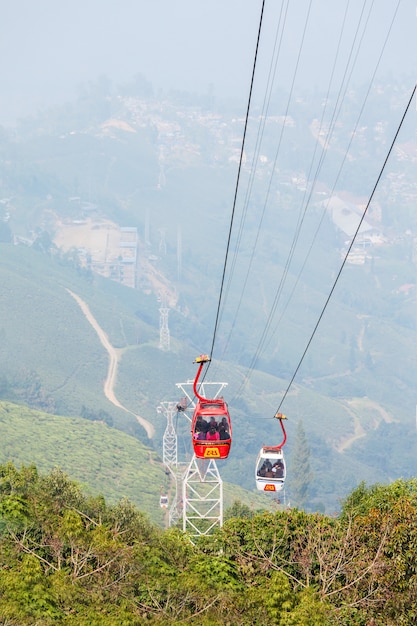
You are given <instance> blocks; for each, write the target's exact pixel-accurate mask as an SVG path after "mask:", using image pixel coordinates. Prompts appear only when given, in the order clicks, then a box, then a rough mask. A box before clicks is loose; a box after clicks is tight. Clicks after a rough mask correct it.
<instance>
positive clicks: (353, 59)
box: [236, 0, 400, 397]
mask: <svg viewBox="0 0 417 626" xmlns="http://www.w3.org/2000/svg"><path fill="white" fill-rule="evenodd" d="M399 4H400V0H398V3H397V6H396V9H395V11H394V14H393V17H392V20H391V23H390V26H389V29H388V31H387V34H386V37H385V40H384V44H383V46H382V49H381V51H380V54H379V57H378V60H377V63H376V66H375V69H374V71H373V74H372V78H371V80H370V83H369V86H368V90H367V92H366V95H365V98H364V101H363V103H362V106H361V108H360V111H359V115H358V117H357V120H356V123H355V125H354V127H353V131H352V133H351V136H350V140H349V142H348V145H347V147H346V150H345V154H344V157H343V159H342V162H341V164H340V167H339V170H338V173H337V176H336V179H335V181H334V183H333V187H332V191H331V193H330V197H332V195H333V192H334V190H335V187H336V184H337V181H338V180H339V178H340V175H341V173H342V170H343V166H344V163H345V161H346V159H347V156H348V153H349V150H350V148H351V145H352V142H353V139H354V136H355V133H356V130H357V128H358V126H359V123H360V120H361V118H362V115H363V111H364V109H365V104H366V102H367V100H368V97H369V94H370V90H371V87H372V84H373V81H374V79H375V76H376V72H377V69H378V67H379V64H380V62H381V59H382V56H383V53H384V50H385V47H386V45H387V42H388V39H389V35H390V33H391V30H392V27H393V24H394V21H395V17H396V14H397V11H398V7H399ZM373 5H374V2H373V0H372V2H371V7H370V9H369V10H368V12H367V15H366V16H365V6H363V7H362V11H361V14H360V18H359V21H358V25H357V27H356V33H355V37H354V41H353V43H352V46H351V51H350V53H349V57H348V60H347V63H346V66H345V71H344V74H343V78H342V82H341V84H340V87H339V92H338V95H337V98H336V104H335V106H334V109H333V113H332V117H331V122H330V128H329V131H328V133H327V136H326V138H325V145H324V146H323V149H322V153H321V155H320V158H319V162H318V165H317V168H316V171H315V174H314V179H313V182H312V184H311V188H310V191H309V193H308V195H307V197H306V194H307V192H306V193H305V194H304V199H303V202H302V205H304V210H303V212H302V214H300V216H299V221H298V223H297V228H296V231H295V234H294V238H293V242H292V244H291V249H290V252H289V255H288V257H287V261H286V264H285V268H284V273H283V276H282V277H281V279H280V283H279V285H278V288H277V290H276V294H275V297H274V302H273V305H272V307H271V310H270V313H269V316H268V321H267V323H266V325H265V327H264V330H263V332H262V336H261V338H260V340H259V343H258V347H257V349H256V352H255V354H254V356H253V358H252V360H251V363H250V365H249V368H248V372H247V375H246V376H245V381H244V382H242V384H241V387H240V388H239V390H238V391H237V393H236V396H237V397H238V396H239V395H240V393H241V390H242V389H243V387H244V385H245V384H246V382H247V381H248V379H249V378H250V376H251V373H252V372H253V370H254V369H255V366H256V362H257V360H258V358H259V355H260V354H261V352H262V350H263V348H264V346H265V344H266V342H267V340H268V336H269V335H271V333H273V334H275V333H276V332H277V329H278V326H279V324H280V322H281V320H282V319H283V317H284V314H285V312H286V310H287V308H288V306H289V303H290V301H291V299H292V297H293V295H294V293H295V291H296V288H297V286H298V284H299V281H300V279H301V275H302V273H303V271H304V269H305V266H306V264H307V261H308V258H309V256H310V254H311V252H312V249H313V246H314V243H315V241H316V238H317V235H318V232H319V230H320V228H321V225H322V223H323V220H324V217H325V215H326V211H327V205H326V207H325V208H324V210H323V214H322V216H321V219H320V221H319V224H318V226H317V228H316V230H315V232H314V235H313V238H312V240H311V243H310V246H309V248H308V251H307V254H306V256H305V259H304V261H303V263H302V265H301V268H300V270H299V272H298V274H297V278H296V281H295V283H294V285H293V287H292V289H291V292H290V294H289V296H288V298H287V302H286V304H285V306H284V309H283V311H282V313H281V315H280V317H279V320H278V322H277V323H276V325H275V327H274V329H273V331H271V323H272V318H273V316H274V315H275V312H276V309H277V307H278V303H279V300H280V297H281V294H282V290H283V287H284V283H285V281H286V278H287V275H288V272H289V268H290V265H291V262H292V259H293V256H294V252H295V248H296V244H297V242H298V239H299V236H300V232H301V228H302V225H303V222H304V219H305V215H306V212H307V209H308V206H309V204H310V201H311V198H312V195H313V191H314V189H315V186H316V184H317V180H318V176H319V173H320V171H321V168H322V166H323V163H324V161H325V158H326V156H327V152H326V149H327V147H328V146H329V143H330V139H331V137H332V134H333V131H334V129H335V126H336V122H337V119H338V116H339V115H340V110H341V103H342V102H343V99H344V96H345V94H346V91H347V89H348V85H349V81H350V78H351V76H352V73H353V70H354V67H355V66H356V64H357V62H358V55H359V51H360V48H361V46H362V43H363V40H364V38H365V34H366V28H367V25H368V23H369V21H370V16H371V10H372V8H373ZM345 21H346V14H345V16H344V19H343V24H342V30H341V33H340V36H339V43H338V50H339V46H340V44H341V38H342V34H343V30H344V27H345ZM363 21H364V25H362V22H363ZM360 31H362V32H361V34H360ZM359 34H360V36H359ZM357 42H358V43H357ZM355 48H357V49H356V53H355V54H354V53H353V51H354V49H355ZM336 60H337V59H335V61H334V64H333V70H332V74H331V77H330V81H329V85H328V94H329V93H330V87H331V82H332V79H333V75H334V70H335V65H336ZM349 66H350V70H349ZM348 70H349V71H348ZM323 118H324V112H323V114H322V117H321V121H320V128H321V127H322V125H323ZM316 150H317V148H315V151H314V154H313V158H312V159H313V160H314V156H315V154H316ZM311 172H312V164H311V167H310V172H309V180H310V174H311ZM268 193H269V192H268Z"/></svg>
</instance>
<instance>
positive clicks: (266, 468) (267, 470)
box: [258, 459, 272, 476]
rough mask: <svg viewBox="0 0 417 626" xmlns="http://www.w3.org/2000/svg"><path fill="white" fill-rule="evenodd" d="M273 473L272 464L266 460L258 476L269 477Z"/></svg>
mask: <svg viewBox="0 0 417 626" xmlns="http://www.w3.org/2000/svg"><path fill="white" fill-rule="evenodd" d="M271 471H272V463H271V461H270V460H269V459H265V461H264V462H263V463H262V466H261V467H260V469H259V470H258V476H267V475H268V474H270V473H271Z"/></svg>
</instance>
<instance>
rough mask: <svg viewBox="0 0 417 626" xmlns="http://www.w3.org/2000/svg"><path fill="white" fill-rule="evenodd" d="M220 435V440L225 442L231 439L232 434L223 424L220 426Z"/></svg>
mask: <svg viewBox="0 0 417 626" xmlns="http://www.w3.org/2000/svg"><path fill="white" fill-rule="evenodd" d="M219 435H220V439H221V440H222V441H225V440H226V439H230V433H229V431H228V430H227V429H226V428H225V427H224V425H223V424H220V426H219Z"/></svg>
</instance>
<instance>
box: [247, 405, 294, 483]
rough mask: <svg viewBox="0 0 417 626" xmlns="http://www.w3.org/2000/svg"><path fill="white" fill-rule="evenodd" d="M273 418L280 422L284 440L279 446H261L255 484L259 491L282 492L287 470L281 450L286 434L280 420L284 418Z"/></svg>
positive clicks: (283, 416) (278, 416) (279, 416)
mask: <svg viewBox="0 0 417 626" xmlns="http://www.w3.org/2000/svg"><path fill="white" fill-rule="evenodd" d="M275 417H276V418H277V419H279V421H280V424H281V428H282V432H283V434H284V438H283V440H282V442H281V443H280V445H279V446H262V448H261V449H260V451H259V454H258V458H257V459H256V466H255V468H256V469H255V482H256V488H257V489H258V490H259V491H265V492H277V491H282V490H283V489H284V485H285V478H286V474H287V470H286V464H285V458H284V452H283V450H282V448H283V446H284V444H285V442H286V440H287V434H286V432H285V428H284V425H283V423H282V420H284V419H286V417H285V415H282V413H277V414H276V415H275Z"/></svg>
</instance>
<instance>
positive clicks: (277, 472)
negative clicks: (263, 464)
mask: <svg viewBox="0 0 417 626" xmlns="http://www.w3.org/2000/svg"><path fill="white" fill-rule="evenodd" d="M272 473H273V474H274V477H275V478H283V476H284V463H283V462H282V461H281V459H278V461H276V462H275V463H274V464H273V466H272Z"/></svg>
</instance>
